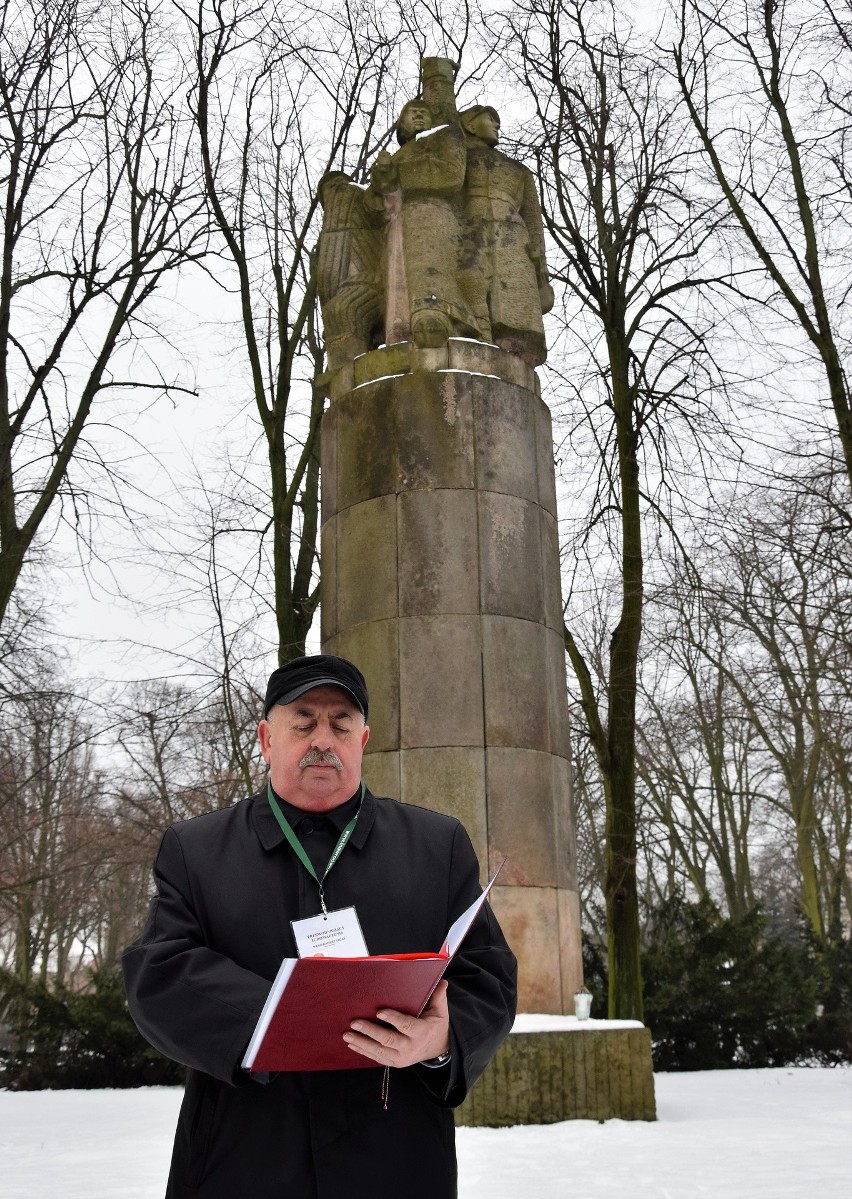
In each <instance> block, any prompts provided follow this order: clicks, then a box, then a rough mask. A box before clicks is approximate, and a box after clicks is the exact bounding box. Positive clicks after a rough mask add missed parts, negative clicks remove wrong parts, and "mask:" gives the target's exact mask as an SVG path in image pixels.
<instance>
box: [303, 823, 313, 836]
mask: <svg viewBox="0 0 852 1199" xmlns="http://www.w3.org/2000/svg"><path fill="white" fill-rule="evenodd" d="M313 831H314V822H313V821H312V820H303V821H302V832H303V833H312V832H313Z"/></svg>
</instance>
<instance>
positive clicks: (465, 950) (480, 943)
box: [415, 825, 517, 1107]
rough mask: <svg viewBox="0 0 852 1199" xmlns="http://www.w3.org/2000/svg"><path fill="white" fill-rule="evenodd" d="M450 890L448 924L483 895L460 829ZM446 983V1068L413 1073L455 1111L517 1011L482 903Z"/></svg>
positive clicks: (507, 967) (502, 946)
mask: <svg viewBox="0 0 852 1199" xmlns="http://www.w3.org/2000/svg"><path fill="white" fill-rule="evenodd" d="M450 889H451V896H450V910H451V912H452V913H453V919H455V918H456V917H457V916H459V915H461V913H462V912H463V911H464V910H465V908H467V907H468V906H469V905H470V904H471V903H472V902H473V900H474V899H475V898H476V897H477V896H478V895H481V893H482V888H481V887H480V885H479V863H478V862H477V860H476V854H475V853H474V850H473V846H472V845H471V843H470V838H469V837H468V835H467V832H466V831H465V829H464V827H463V826H461V825H459V826H458V829H457V830H456V835H455V838H454V842H453V859H452V866H451V871H450ZM446 978H447V982H448V984H449V986H448V989H447V1001H448V1005H449V1009H450V1045H451V1049H452V1059H451V1062H450V1065H449V1066H448V1067H444V1068H441V1069H437V1070H436V1069H430V1068H428V1067H423V1066H417V1067H415V1069H416V1070H417V1071H418V1074H419V1076H420V1079H421V1082H422V1083H423V1085H424V1086H425V1087H426V1088H427V1090H428V1091H429V1092H430V1095H431V1097H432V1098H433V1099H434V1100H435V1102H436V1103H439V1104H440V1105H441V1106H444V1107H457V1106H458V1105H459V1104H460V1103H461V1102H462V1101H463V1100H464V1098H465V1096H466V1095H467V1093H468V1091H469V1090H470V1088H471V1087H472V1086H473V1084H474V1083H475V1082H476V1080H477V1079H478V1078H479V1076H480V1074H481V1073H482V1071H483V1070H484V1069H485V1067H486V1066H487V1065H488V1063H489V1062H490V1061H491V1059H492V1057H493V1056H494V1054H495V1053H496V1052H497V1050H498V1049H499V1048H500V1045H501V1044H502V1043H503V1041H504V1040H505V1038H506V1037H507V1036H508V1034H509V1032H510V1031H511V1028H512V1024H513V1022H514V1019H515V1011H516V1008H517V962H516V960H515V955H514V954H513V953H512V951H511V949H510V948H509V946H508V945H507V944H506V939H505V937H504V936H503V932H502V930H501V928H500V925H499V924H498V922H497V918H496V916H495V915H494V913H493V912H492V910H491V907H490V905H489V904H488V903H487V902H486V903H485V904H484V905H483V907H482V910H481V911H480V913H479V915H478V916H477V918H476V920H475V921H474V924H473V926H472V928H471V930H470V932H469V933H468V935H467V937H466V938H465V940H464V942H463V943H462V945H461V948H460V949H459V951H458V953H457V954H456V956H455V957H454V958H453V960H452V962H451V964H450V967H449V969H448V970H447V974H446Z"/></svg>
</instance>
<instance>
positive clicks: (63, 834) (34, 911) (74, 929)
mask: <svg viewBox="0 0 852 1199" xmlns="http://www.w3.org/2000/svg"><path fill="white" fill-rule="evenodd" d="M84 707H85V704H84V703H83V702H82V701H81V700H80V699H79V698H77V697H75V696H73V695H71V694H69V693H67V692H62V691H60V690H58V689H55V688H53V689H52V688H45V687H42V688H40V689H39V690H34V691H31V692H30V693H29V694H28V695H25V696H19V697H16V698H14V699H6V700H5V701H4V702H3V704H2V708H0V716H2V723H0V729H2V735H0V824H1V825H2V835H0V934H2V937H1V938H0V939H2V940H3V941H5V945H6V954H7V957H8V958H9V960H10V961H11V970H12V973H13V975H14V977H16V978H17V979H18V980H19V981H20V982H22V983H27V982H29V981H30V979H31V978H33V977H36V976H37V977H39V978H40V979H41V980H42V981H45V980H46V979H47V977H48V975H49V974H50V975H52V976H54V977H56V978H58V979H60V980H62V979H64V978H65V977H66V976H67V974H68V971H69V969H70V966H71V961H72V957H73V951H74V946H75V941H76V939H77V938H78V936H79V934H80V932H81V930H82V928H83V926H84V924H85V920H86V912H87V910H88V894H89V892H90V890H91V888H92V885H93V882H94V879H95V877H96V874H97V871H98V868H99V865H100V854H99V850H98V846H97V838H96V837H93V830H94V829H95V827H96V825H97V819H98V810H99V804H100V799H101V786H102V782H103V780H102V778H101V777H100V775H99V773H98V771H97V770H96V768H95V765H94V758H93V741H94V737H95V730H94V729H93V728H92V726H91V724H90V723H89V722H88V721H87V720H86V718H85V716H84V714H83V709H84ZM34 734H37V735H34Z"/></svg>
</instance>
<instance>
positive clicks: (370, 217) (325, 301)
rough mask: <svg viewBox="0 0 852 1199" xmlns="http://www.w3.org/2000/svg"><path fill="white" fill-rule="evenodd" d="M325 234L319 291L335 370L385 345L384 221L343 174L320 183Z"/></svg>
mask: <svg viewBox="0 0 852 1199" xmlns="http://www.w3.org/2000/svg"><path fill="white" fill-rule="evenodd" d="M319 199H320V203H321V204H322V207H323V223H322V232H321V233H320V237H319V245H318V247H317V268H316V269H317V290H318V292H319V298H320V303H321V305H322V319H323V327H324V328H325V340H326V352H327V354H328V365H329V369H330V370H332V371H334V370H337V369H338V368H339V367H341V366H343V364H344V363H345V362H350V361H351V360H352V359H353V358H355V357H357V355H359V354H365V353H366V352H367V351H368V350H373V349H375V348H376V347H377V346H379V345H381V344H382V341H383V340H384V286H383V280H382V266H381V264H382V257H383V247H384V220H383V217H382V214H381V213H380V212H377V211H376V210H375V207H374V206H371V205H370V203H369V202H368V200H367V196H366V193H365V191H364V189H363V188H361V187H359V186H358V184H357V183H353V182H352V179H351V176H349V175H347V174H345V173H344V172H343V171H329V172H328V174H327V175H324V176H323V178H322V179H321V180H320V185H319Z"/></svg>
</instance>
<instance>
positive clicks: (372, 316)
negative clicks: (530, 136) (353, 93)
mask: <svg viewBox="0 0 852 1199" xmlns="http://www.w3.org/2000/svg"><path fill="white" fill-rule="evenodd" d="M421 69H422V79H423V97H422V99H415V100H410V101H409V102H408V103H407V104H406V105H405V106H404V107H403V109H402V112H401V113H400V116H399V120H398V122H397V141H398V142H399V147H400V148H399V150H397V151H396V153H395V154H390V153H389V152H388V151H382V152H381V153H380V154H379V155H378V158H377V159H376V162H375V164H374V165H373V168H372V171H371V176H370V185H369V187H368V188H367V189H366V190H364V189H362V188H360V187H359V186H358V185H357V184H354V183H353V182H352V181H351V179H350V177H349V176H348V175H344V174H343V173H342V172H331V173H330V174H328V175H326V176H325V178H324V179H323V181H322V183H321V184H320V199H321V202H322V205H323V210H324V219H323V227H322V233H321V235H320V244H319V252H318V261H317V268H318V287H319V295H320V300H321V303H322V311H323V321H324V323H325V329H326V341H327V345H328V356H329V367H330V369H331V370H332V371H333V370H337V369H338V368H339V367H340V366H342V365H343V364H344V363H345V362H347V361H350V360H351V359H352V358H354V357H356V356H357V355H358V354H362V353H365V352H366V351H367V350H369V349H371V348H374V347H375V346H377V345H379V344H381V343H382V341H384V342H385V343H386V344H392V343H394V342H401V341H412V342H414V344H415V345H417V346H420V347H436V346H442V345H445V344H446V342H447V339H448V338H450V337H471V338H475V339H476V340H478V341H487V342H494V343H496V344H497V345H498V346H500V347H501V348H502V349H504V350H507V351H508V352H510V353H513V354H517V355H518V356H519V357H520V358H522V359H523V360H524V361H525V362H527V363H529V365H530V366H537V365H539V364H540V363H542V362H544V360H545V357H546V347H545V342H544V327H543V325H542V319H541V318H542V313H544V312H549V311H550V308H551V307H552V306H553V291H552V289H551V287H550V283H549V282H548V275H547V266H546V263H545V256H544V234H543V231H542V223H541V210H540V208H539V204H538V197H537V194H536V189H535V183H534V181H533V177H532V175H531V174H530V172H529V171H528V170H527V168H526V167H524V166H522V165H521V164H520V163H518V162H515V161H514V159H512V158H510V157H509V156H508V155H506V154H503V153H501V151H499V150H497V149H495V146H496V143H497V139H498V136H499V130H500V118H499V116H498V114H497V112H496V110H495V109H493V108H491V107H489V106H487V105H477V106H476V107H474V108H470V109H468V110H467V111H466V112H464V113H462V114H461V115H460V114H459V113H458V111H457V109H456V101H455V94H454V92H453V77H454V70H455V67H454V64H453V63H452V62H450V60H449V59H444V58H424V59H423V60H422V68H421Z"/></svg>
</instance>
